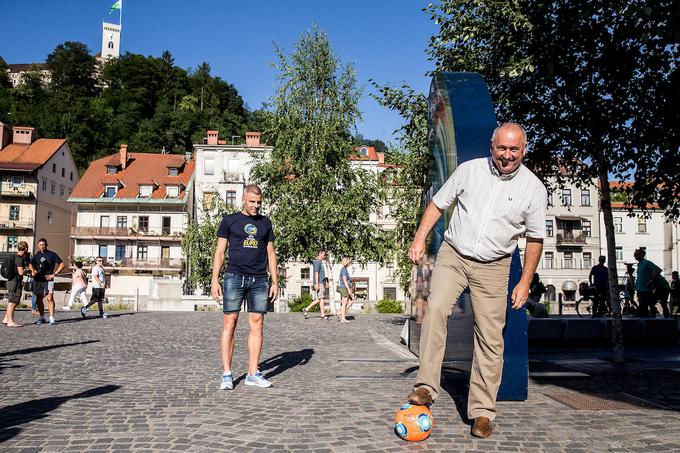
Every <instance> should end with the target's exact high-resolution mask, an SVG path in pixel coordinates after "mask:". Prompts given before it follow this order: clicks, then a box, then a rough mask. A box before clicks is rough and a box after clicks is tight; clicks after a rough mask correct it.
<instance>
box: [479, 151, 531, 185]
mask: <svg viewBox="0 0 680 453" xmlns="http://www.w3.org/2000/svg"><path fill="white" fill-rule="evenodd" d="M487 159H488V163H489V170H490V171H491V174H493V175H494V176H496V177H497V178H499V179H500V180H501V181H510V180H511V179H512V178H514V177H515V176H517V173H519V170H520V169H521V168H522V165H523V164H520V165H519V167H517V169H516V170H515V171H513V172H512V173H501V172H500V171H498V168H496V165H495V164H494V162H493V159H492V158H491V156H489V157H488V158H487Z"/></svg>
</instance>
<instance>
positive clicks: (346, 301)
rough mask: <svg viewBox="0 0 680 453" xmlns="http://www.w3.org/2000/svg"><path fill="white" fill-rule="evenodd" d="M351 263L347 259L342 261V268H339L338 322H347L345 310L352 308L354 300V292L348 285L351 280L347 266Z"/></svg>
mask: <svg viewBox="0 0 680 453" xmlns="http://www.w3.org/2000/svg"><path fill="white" fill-rule="evenodd" d="M351 262H352V260H350V259H349V258H348V257H344V258H343V259H342V268H340V277H339V278H338V292H339V293H340V297H341V303H340V315H339V318H340V322H349V320H348V319H347V317H346V315H347V310H348V309H349V308H350V307H351V306H352V301H353V299H354V291H353V290H352V285H351V284H350V282H351V278H350V276H349V270H348V269H347V266H349V264H350V263H351Z"/></svg>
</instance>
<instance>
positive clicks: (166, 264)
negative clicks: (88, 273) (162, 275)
mask: <svg viewBox="0 0 680 453" xmlns="http://www.w3.org/2000/svg"><path fill="white" fill-rule="evenodd" d="M76 261H80V262H82V263H83V266H84V267H86V268H88V269H89V268H91V267H92V266H93V265H94V260H93V259H91V258H88V259H83V258H81V257H76ZM103 264H104V266H105V267H106V268H114V269H115V268H123V267H127V268H133V269H160V268H171V269H182V268H183V267H184V259H182V258H130V257H123V258H120V259H113V258H104V263H103Z"/></svg>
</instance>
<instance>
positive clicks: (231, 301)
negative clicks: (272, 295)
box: [222, 272, 269, 314]
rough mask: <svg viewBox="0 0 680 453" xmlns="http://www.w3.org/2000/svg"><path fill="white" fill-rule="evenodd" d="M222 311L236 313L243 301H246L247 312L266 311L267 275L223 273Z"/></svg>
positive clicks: (267, 297)
mask: <svg viewBox="0 0 680 453" xmlns="http://www.w3.org/2000/svg"><path fill="white" fill-rule="evenodd" d="M222 294H223V304H222V311H223V312H224V313H238V312H239V311H241V305H242V304H243V301H246V303H247V305H246V307H247V309H248V312H249V313H261V314H265V313H267V303H268V302H269V277H267V276H266V275H263V276H256V277H253V276H246V275H236V274H230V273H229V272H227V273H226V274H225V275H224V287H223V291H222Z"/></svg>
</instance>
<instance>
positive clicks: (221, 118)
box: [0, 42, 258, 171]
mask: <svg viewBox="0 0 680 453" xmlns="http://www.w3.org/2000/svg"><path fill="white" fill-rule="evenodd" d="M2 66H3V67H1V68H0V74H1V75H0V121H2V122H3V123H5V124H8V125H10V126H18V125H22V126H33V127H35V128H36V132H37V134H38V136H39V137H55V138H57V137H58V138H61V137H64V138H67V139H68V140H69V144H70V146H71V150H72V152H73V157H74V159H75V161H76V165H78V168H79V169H80V170H81V171H84V170H85V169H86V168H87V165H88V163H89V162H90V161H92V160H93V159H96V158H98V157H100V156H103V155H106V154H110V153H113V152H115V151H116V150H117V148H118V145H119V144H120V143H127V144H128V145H129V146H130V149H131V150H133V151H147V152H149V151H156V152H158V151H160V150H162V149H165V150H166V151H167V152H179V153H183V152H185V151H187V150H190V149H191V146H192V143H195V142H197V141H199V140H201V139H202V138H203V137H204V136H205V131H206V130H208V129H214V130H219V131H220V135H221V136H222V137H221V138H227V139H230V138H231V136H233V135H237V136H244V133H245V131H246V130H247V129H249V128H250V127H252V126H256V124H250V123H251V122H252V123H257V122H258V121H257V118H258V115H257V113H256V112H252V113H251V112H249V111H248V109H247V108H246V106H245V103H244V101H243V99H242V98H241V96H240V95H239V93H238V91H237V90H236V88H234V86H233V85H231V84H230V83H228V82H226V81H225V80H222V79H221V78H220V77H217V76H214V75H211V73H210V72H211V71H210V65H209V64H208V63H203V64H201V65H200V66H198V67H197V68H188V69H184V68H180V67H178V66H177V65H176V64H175V61H174V59H173V57H172V55H171V54H170V52H168V51H165V52H163V54H162V55H161V56H160V57H153V56H143V55H138V54H133V53H129V52H127V53H125V54H123V55H121V57H120V58H118V59H115V60H111V61H108V62H106V63H104V64H100V63H99V62H97V60H96V59H95V57H94V56H92V55H91V53H90V50H89V49H88V47H87V46H86V45H85V44H82V43H79V42H65V43H63V44H60V45H58V46H57V47H56V48H55V49H54V51H53V52H52V53H50V54H49V55H48V56H47V59H46V67H47V69H49V70H50V71H51V73H52V77H51V80H50V81H46V80H44V79H43V78H42V76H41V73H40V72H39V71H38V69H37V68H36V69H35V70H31V71H29V72H28V73H27V74H25V75H24V78H23V83H22V84H20V85H18V86H17V87H16V88H12V86H11V84H10V83H9V80H8V79H7V74H6V70H7V68H6V66H4V64H3V65H2ZM251 120H252V121H251Z"/></svg>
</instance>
